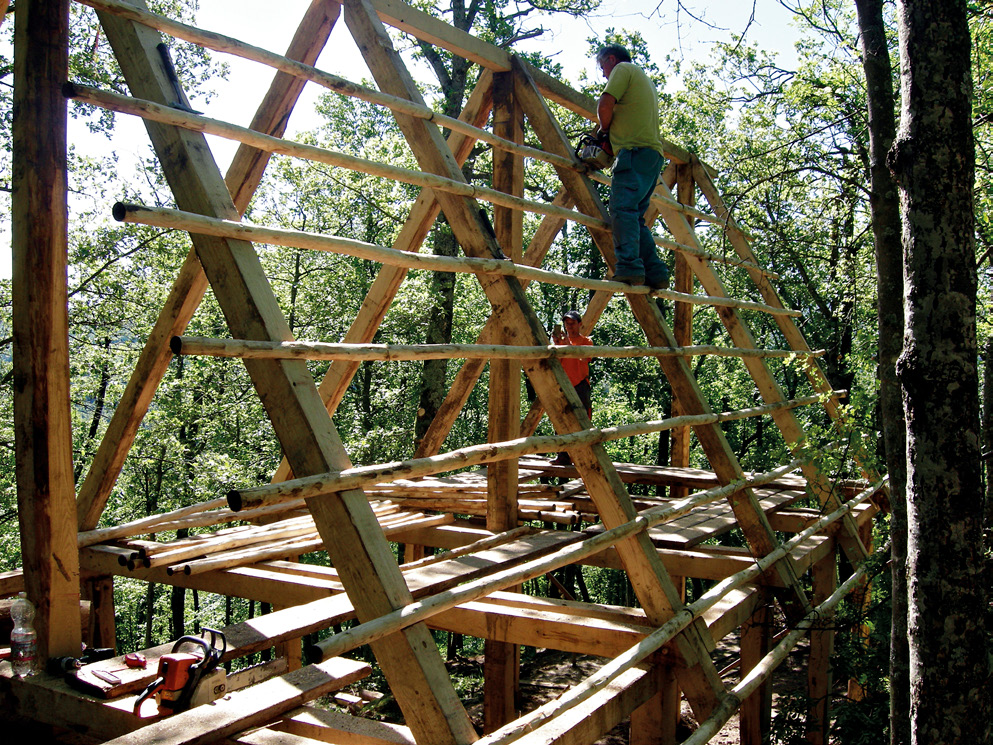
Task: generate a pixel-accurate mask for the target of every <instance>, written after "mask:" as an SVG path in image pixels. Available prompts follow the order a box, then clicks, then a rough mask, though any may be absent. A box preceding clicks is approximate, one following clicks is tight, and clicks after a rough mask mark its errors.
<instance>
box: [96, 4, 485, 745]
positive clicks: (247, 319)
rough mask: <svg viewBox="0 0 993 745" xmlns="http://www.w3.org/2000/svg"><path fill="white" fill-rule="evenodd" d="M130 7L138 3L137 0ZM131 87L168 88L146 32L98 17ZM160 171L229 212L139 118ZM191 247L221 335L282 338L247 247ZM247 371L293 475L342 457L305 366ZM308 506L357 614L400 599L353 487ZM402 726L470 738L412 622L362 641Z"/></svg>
mask: <svg viewBox="0 0 993 745" xmlns="http://www.w3.org/2000/svg"><path fill="white" fill-rule="evenodd" d="M136 4H138V2H137V0H136ZM101 22H102V23H103V24H104V28H105V30H106V32H107V37H108V39H109V40H110V41H111V44H112V46H113V47H114V51H115V53H116V56H117V59H118V61H119V63H120V65H121V68H122V70H123V71H124V74H125V78H126V80H127V82H128V86H129V88H130V89H131V91H132V93H134V94H135V95H136V96H138V97H140V98H146V99H149V100H151V101H156V102H160V103H169V102H170V101H171V100H172V98H173V96H174V95H175V94H174V87H173V84H172V81H171V80H170V79H169V78H168V76H167V74H166V71H165V70H164V69H163V65H162V63H161V59H160V57H159V55H158V53H157V51H156V46H157V44H158V42H159V36H158V34H157V33H154V32H151V31H149V30H148V29H145V28H143V27H141V26H138V25H136V24H133V23H131V22H128V21H121V20H120V19H117V18H115V17H110V16H106V15H104V14H101ZM146 126H147V128H148V130H149V134H150V136H151V138H152V141H153V144H154V145H155V149H156V152H157V154H158V157H159V162H160V163H161V164H162V168H163V171H164V173H165V175H166V179H167V180H168V181H169V184H170V186H171V188H172V191H173V194H174V196H175V198H176V200H177V203H178V205H179V206H180V207H181V208H185V209H188V210H190V211H191V212H196V213H200V214H205V215H211V216H215V217H222V218H226V219H236V218H237V215H238V213H237V210H236V208H235V206H234V204H233V202H232V201H231V197H230V194H229V192H228V189H227V186H226V185H225V183H224V181H223V180H222V179H221V176H220V173H219V172H218V170H217V166H216V164H215V163H214V162H213V159H212V157H211V155H210V150H209V148H208V147H207V144H206V142H205V140H204V138H203V136H202V135H200V134H197V133H193V132H189V131H185V130H179V129H176V128H173V127H166V126H163V125H158V124H155V123H151V122H148V123H146ZM194 245H195V247H196V250H197V255H198V257H199V259H200V262H201V264H202V265H203V267H204V271H205V272H206V274H207V276H208V278H209V279H210V282H211V287H212V289H213V291H214V295H215V297H216V298H217V300H218V303H219V305H220V306H221V308H222V310H223V312H224V314H225V317H226V319H227V322H228V325H229V327H230V329H231V331H232V333H233V334H234V335H236V336H241V337H243V338H246V339H261V340H286V339H289V338H291V335H290V331H289V328H288V326H287V324H286V320H285V318H284V317H283V315H282V313H281V311H280V309H279V305H278V303H277V301H276V298H275V296H274V294H273V292H272V288H271V287H270V286H269V283H268V281H267V280H266V278H265V275H264V272H263V270H262V266H261V263H260V261H259V258H258V255H257V254H256V252H255V249H254V247H253V246H252V245H251V244H248V243H246V242H244V241H239V240H226V239H218V238H211V237H207V236H196V237H195V238H194ZM246 369H247V370H248V373H249V375H250V377H251V378H252V382H253V384H254V385H255V387H256V389H257V390H258V392H259V395H260V398H261V400H262V403H263V405H264V406H265V408H266V411H267V413H268V415H269V418H270V420H271V421H272V424H273V428H274V430H275V431H276V435H277V437H278V438H279V440H280V444H281V446H282V448H283V452H284V453H285V454H286V457H287V459H288V460H289V463H290V466H291V467H292V468H293V470H294V472H295V473H298V474H312V473H325V472H327V471H330V470H340V469H342V468H347V467H348V466H349V465H350V464H349V462H348V458H347V455H346V454H345V451H344V447H343V445H342V443H341V440H340V439H339V437H338V434H337V431H336V430H335V429H334V426H333V425H332V423H331V420H330V417H329V416H328V414H327V411H326V409H325V407H324V405H323V402H322V401H321V399H320V396H319V395H318V393H317V388H316V386H315V385H314V382H313V378H312V376H311V374H310V371H309V370H308V369H307V366H306V363H303V362H297V361H284V362H275V363H272V362H268V361H246ZM309 507H310V509H311V512H312V513H313V515H314V520H315V522H316V524H317V526H318V529H319V531H320V532H321V535H322V538H323V539H324V545H325V546H326V547H327V550H328V552H329V554H330V556H331V559H332V561H333V563H334V565H335V566H336V567H337V568H338V570H339V572H340V574H341V577H342V581H343V583H344V584H345V586H346V588H352V592H353V594H354V598H355V605H356V614H357V616H358V617H359V619H360V620H368V619H371V618H375V617H378V616H380V615H382V614H384V613H388V612H390V611H392V610H395V609H397V608H401V607H403V606H404V605H406V604H407V603H408V602H410V599H411V598H410V593H409V591H408V590H407V587H406V585H405V584H404V581H403V577H402V575H401V574H400V570H399V567H398V566H397V563H396V559H395V558H394V556H393V554H392V552H391V550H390V547H389V545H388V544H387V542H386V540H385V538H384V537H383V533H382V531H381V530H380V528H379V525H378V523H377V522H376V519H375V517H374V515H373V513H372V510H371V509H370V506H369V502H368V500H367V499H366V497H365V495H364V494H363V493H362V492H360V491H354V490H353V491H348V492H341V493H338V494H335V495H332V496H330V497H327V498H324V499H320V500H311V501H310V502H309ZM373 651H374V653H375V654H376V656H377V659H378V660H379V662H380V665H381V666H382V669H383V671H384V673H385V675H386V677H387V679H388V680H389V682H390V685H391V688H392V690H393V693H394V695H395V696H396V698H397V701H398V702H399V703H400V705H401V708H403V709H404V713H405V715H406V716H407V720H408V724H410V726H411V728H412V729H414V731H415V732H417V733H418V736H419V737H423V738H425V739H428V740H432V741H434V742H438V743H464V742H471V741H472V740H473V739H474V738H475V733H474V731H473V730H472V725H471V723H470V722H469V719H468V716H467V715H466V713H465V710H464V708H463V707H462V705H461V703H460V702H459V700H458V697H457V696H456V695H455V691H454V689H453V687H452V685H451V681H450V680H449V678H448V675H447V673H446V672H445V668H444V665H443V663H442V661H441V658H440V657H439V655H438V652H437V649H436V648H435V647H434V644H433V642H432V640H431V636H430V632H429V631H428V630H427V628H426V627H425V626H423V625H421V624H419V625H416V626H412V627H410V628H407V629H405V630H404V631H403V632H401V633H399V634H397V635H396V637H395V638H392V639H388V640H384V641H382V642H378V643H376V644H374V645H373Z"/></svg>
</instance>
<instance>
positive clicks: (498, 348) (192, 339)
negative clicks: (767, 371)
mask: <svg viewBox="0 0 993 745" xmlns="http://www.w3.org/2000/svg"><path fill="white" fill-rule="evenodd" d="M169 346H170V348H171V349H172V351H173V353H174V354H183V355H192V356H204V357H236V358H239V359H307V360H352V361H363V362H365V361H375V362H407V361H412V360H449V359H484V360H500V359H520V360H538V359H551V358H556V359H564V358H567V357H605V358H607V357H609V358H637V357H700V356H713V357H758V358H761V359H775V358H793V357H822V356H823V355H824V354H825V350H823V349H818V350H812V351H809V352H796V351H794V350H792V349H747V348H742V347H719V346H716V345H713V344H707V345H705V344H697V345H693V346H688V347H613V346H596V345H593V346H583V347H579V346H572V345H562V346H558V345H549V346H545V347H518V346H510V345H501V344H345V343H329V342H314V341H300V340H296V341H256V340H252V339H212V338H207V337H203V336H174V337H172V339H171V340H170V342H169Z"/></svg>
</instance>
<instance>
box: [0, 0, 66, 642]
mask: <svg viewBox="0 0 993 745" xmlns="http://www.w3.org/2000/svg"><path fill="white" fill-rule="evenodd" d="M14 30H15V37H16V42H15V44H14V132H13V146H14V153H13V224H12V229H11V235H12V242H13V332H14V333H13V336H14V351H13V368H14V443H15V450H16V475H17V512H18V519H19V521H20V531H21V556H22V560H23V563H24V582H25V586H26V589H27V594H28V597H29V598H30V599H31V601H32V602H33V603H35V605H36V606H37V609H38V614H37V617H36V621H35V622H36V629H37V631H38V653H39V656H40V657H41V658H42V659H44V658H47V657H50V656H60V655H70V654H71V655H75V654H79V647H80V640H81V634H80V616H79V550H78V549H77V547H76V492H75V487H74V485H73V475H72V424H71V415H70V408H69V310H68V305H67V303H68V298H67V295H66V285H67V283H68V277H67V263H68V257H67V249H68V233H67V230H68V227H67V223H68V206H67V203H66V197H67V192H68V180H67V160H66V158H67V146H66V100H65V98H64V97H63V96H62V84H63V83H64V82H65V81H66V78H67V76H68V70H69V0H26V1H25V2H19V3H18V8H17V13H16V17H15V21H14Z"/></svg>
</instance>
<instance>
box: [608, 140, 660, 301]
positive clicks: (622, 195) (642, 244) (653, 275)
mask: <svg viewBox="0 0 993 745" xmlns="http://www.w3.org/2000/svg"><path fill="white" fill-rule="evenodd" d="M661 171H662V156H661V155H660V154H659V153H658V152H657V151H655V150H653V149H652V148H649V147H638V148H634V149H630V150H621V152H620V153H618V155H617V160H616V161H614V170H613V175H612V178H611V182H610V215H611V217H612V218H613V221H614V252H615V253H616V255H617V266H616V268H615V269H614V274H616V275H618V276H644V277H645V282H647V283H648V284H650V285H654V284H662V283H664V282H665V280H667V279H668V278H669V274H670V272H669V267H668V266H666V264H665V262H663V261H662V260H661V259H660V258H659V257H658V254H657V253H656V251H655V238H654V237H653V236H652V231H650V230H649V229H648V227H647V226H646V225H645V210H646V209H648V202H649V200H650V199H651V196H652V192H653V191H654V190H655V186H656V184H657V183H658V180H659V173H660V172H661Z"/></svg>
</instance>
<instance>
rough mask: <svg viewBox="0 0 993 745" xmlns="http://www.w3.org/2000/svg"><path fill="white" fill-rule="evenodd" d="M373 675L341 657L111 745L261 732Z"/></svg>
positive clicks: (166, 743)
mask: <svg viewBox="0 0 993 745" xmlns="http://www.w3.org/2000/svg"><path fill="white" fill-rule="evenodd" d="M371 672H372V668H370V667H369V665H368V664H366V663H364V662H358V661H356V660H349V659H345V658H344V657H335V658H333V659H331V660H328V661H326V662H321V663H318V664H316V665H308V666H307V667H302V668H300V669H299V670H294V671H293V672H290V673H287V674H286V675H283V676H281V677H278V678H273V679H271V680H267V681H264V682H262V683H259V684H258V685H255V686H252V687H251V688H246V689H243V690H240V691H235V692H234V693H230V694H228V695H227V696H225V697H224V698H223V699H220V700H218V701H214V702H213V703H210V704H205V705H203V706H197V707H196V708H193V709H188V710H187V711H184V712H182V713H180V714H176V715H175V716H171V717H167V718H166V719H162V720H160V721H158V722H156V723H154V724H150V725H148V726H147V727H143V728H142V729H140V730H137V731H135V732H132V733H130V734H127V735H123V736H122V737H118V738H116V739H114V740H110V741H108V742H107V743H105V745H147V744H148V743H155V744H156V745H202V744H204V743H210V742H215V741H217V740H220V739H222V738H224V737H227V736H228V735H233V734H234V733H236V732H240V731H242V730H246V729H250V728H252V727H257V726H259V725H262V724H265V723H266V722H268V721H271V720H272V719H273V718H275V717H277V716H279V715H280V714H282V713H284V712H287V711H290V710H292V709H295V708H297V707H298V706H300V705H301V704H303V703H306V702H307V701H313V700H314V699H315V698H318V697H319V696H323V695H325V694H327V693H330V692H331V691H337V690H340V689H342V688H344V687H345V686H347V685H349V684H351V683H354V682H355V681H357V680H361V679H362V678H365V677H366V676H368V675H369V673H371Z"/></svg>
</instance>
